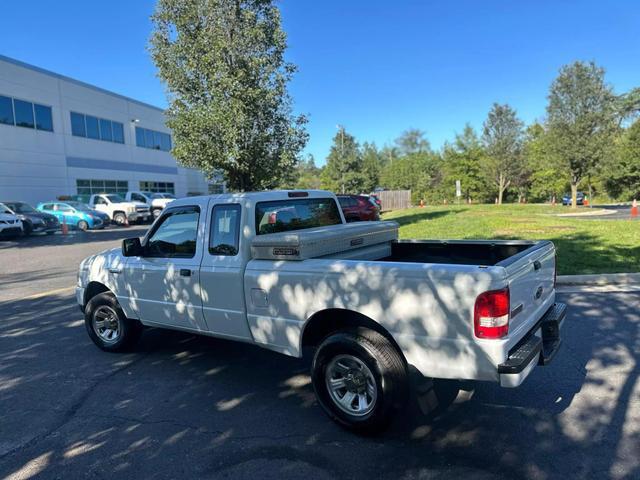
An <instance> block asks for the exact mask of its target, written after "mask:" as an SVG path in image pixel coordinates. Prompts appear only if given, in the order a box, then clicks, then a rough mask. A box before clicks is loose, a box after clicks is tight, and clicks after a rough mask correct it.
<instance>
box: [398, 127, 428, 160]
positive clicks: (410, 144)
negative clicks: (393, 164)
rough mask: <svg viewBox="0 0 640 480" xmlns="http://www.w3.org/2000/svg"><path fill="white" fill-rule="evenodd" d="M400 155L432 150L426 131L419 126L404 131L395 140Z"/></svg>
mask: <svg viewBox="0 0 640 480" xmlns="http://www.w3.org/2000/svg"><path fill="white" fill-rule="evenodd" d="M395 144H396V148H397V150H398V154H399V156H405V155H412V154H415V153H428V152H431V145H429V141H428V140H427V139H426V138H425V137H424V132H423V131H422V130H418V129H417V128H410V129H408V130H405V131H404V132H402V134H401V135H400V136H399V137H398V138H396V140H395Z"/></svg>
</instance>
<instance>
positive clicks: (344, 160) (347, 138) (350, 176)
mask: <svg viewBox="0 0 640 480" xmlns="http://www.w3.org/2000/svg"><path fill="white" fill-rule="evenodd" d="M364 183H365V176H364V174H363V171H362V152H361V151H360V146H359V145H358V142H357V141H356V139H355V137H354V136H353V135H351V134H350V133H348V132H347V131H346V130H345V129H344V127H340V130H339V131H338V132H337V133H336V135H335V136H334V137H333V145H331V151H330V152H329V156H328V157H327V164H326V165H325V167H324V169H323V171H322V187H323V188H326V189H327V190H331V191H334V192H336V193H360V192H361V191H362V189H363V188H364Z"/></svg>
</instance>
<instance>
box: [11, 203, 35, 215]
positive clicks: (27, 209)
mask: <svg viewBox="0 0 640 480" xmlns="http://www.w3.org/2000/svg"><path fill="white" fill-rule="evenodd" d="M5 206H6V207H9V208H10V209H11V210H13V211H14V212H15V213H23V214H25V213H38V211H37V210H36V209H35V208H33V207H32V206H31V205H29V204H28V203H22V202H9V203H6V204H5Z"/></svg>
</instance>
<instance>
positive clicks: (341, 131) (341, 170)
mask: <svg viewBox="0 0 640 480" xmlns="http://www.w3.org/2000/svg"><path fill="white" fill-rule="evenodd" d="M336 128H337V129H338V130H340V175H341V180H340V181H341V182H342V194H343V195H344V127H343V126H342V125H336Z"/></svg>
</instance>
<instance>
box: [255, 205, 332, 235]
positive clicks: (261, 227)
mask: <svg viewBox="0 0 640 480" xmlns="http://www.w3.org/2000/svg"><path fill="white" fill-rule="evenodd" d="M340 223H342V219H341V218H340V211H339V210H338V206H337V205H336V202H335V200H334V199H333V198H300V199H291V200H277V201H273V202H259V203H258V204H257V205H256V234H257V235H264V234H267V233H276V232H288V231H291V230H303V229H305V228H315V227H324V226H326V225H337V224H340Z"/></svg>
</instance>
